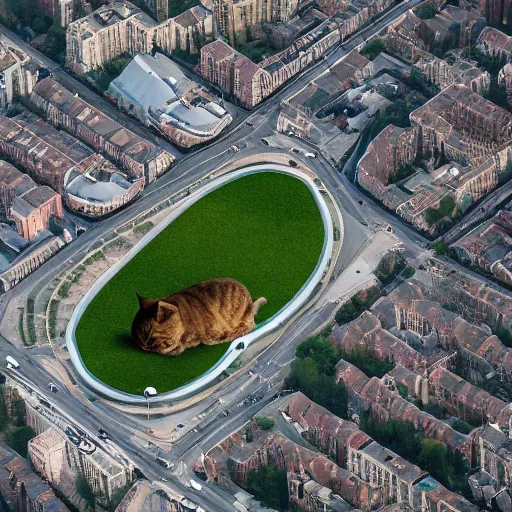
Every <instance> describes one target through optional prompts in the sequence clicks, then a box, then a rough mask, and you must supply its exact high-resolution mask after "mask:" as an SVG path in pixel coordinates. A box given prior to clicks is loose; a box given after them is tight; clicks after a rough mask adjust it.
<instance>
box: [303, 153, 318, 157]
mask: <svg viewBox="0 0 512 512" xmlns="http://www.w3.org/2000/svg"><path fill="white" fill-rule="evenodd" d="M304 156H307V157H308V158H316V155H315V153H304Z"/></svg>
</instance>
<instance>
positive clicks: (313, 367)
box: [285, 357, 348, 418]
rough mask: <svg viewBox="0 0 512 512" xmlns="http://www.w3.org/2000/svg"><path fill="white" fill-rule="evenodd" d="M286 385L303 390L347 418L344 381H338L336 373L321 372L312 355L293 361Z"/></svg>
mask: <svg viewBox="0 0 512 512" xmlns="http://www.w3.org/2000/svg"><path fill="white" fill-rule="evenodd" d="M285 386H286V387H287V388H289V389H293V390H296V391H301V392H302V393H304V394H305V395H306V396H307V397H308V398H310V399H311V400H313V402H316V403H317V404H319V405H321V406H322V407H325V408H326V409H328V410H329V411H331V412H332V413H333V414H335V415H336V416H340V417H341V418H347V414H348V413H347V405H348V397H347V391H346V389H345V386H344V385H343V382H341V381H340V382H339V383H336V380H335V377H334V375H325V374H321V373H319V372H318V368H317V364H316V362H315V360H314V359H312V358H311V357H305V358H304V359H301V358H297V359H295V361H293V363H292V366H291V371H290V375H289V377H288V378H287V380H286V384H285Z"/></svg>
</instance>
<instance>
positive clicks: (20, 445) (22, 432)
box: [5, 425, 36, 457]
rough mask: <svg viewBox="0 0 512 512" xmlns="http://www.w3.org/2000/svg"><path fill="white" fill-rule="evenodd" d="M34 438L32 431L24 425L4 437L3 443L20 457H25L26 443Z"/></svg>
mask: <svg viewBox="0 0 512 512" xmlns="http://www.w3.org/2000/svg"><path fill="white" fill-rule="evenodd" d="M34 437H36V433H35V431H34V429H33V428H32V427H29V426H28V425H25V426H23V427H19V428H17V429H15V430H12V431H11V432H9V433H8V434H7V435H6V436H5V442H6V443H7V444H8V446H10V447H11V448H12V449H13V450H14V451H15V452H17V453H19V454H20V455H21V456H22V457H26V456H27V448H28V446H27V445H28V442H29V441H30V440H31V439H33V438H34Z"/></svg>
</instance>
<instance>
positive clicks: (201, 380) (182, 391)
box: [66, 164, 333, 404]
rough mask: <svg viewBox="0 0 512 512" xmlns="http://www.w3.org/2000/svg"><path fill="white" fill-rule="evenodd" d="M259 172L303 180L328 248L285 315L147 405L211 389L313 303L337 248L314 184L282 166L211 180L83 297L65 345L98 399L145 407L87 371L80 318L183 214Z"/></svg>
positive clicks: (261, 167)
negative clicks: (264, 339) (241, 359)
mask: <svg viewBox="0 0 512 512" xmlns="http://www.w3.org/2000/svg"><path fill="white" fill-rule="evenodd" d="M260 172H278V173H283V174H290V175H292V176H294V177H295V178H298V179H300V180H301V181H302V182H303V183H305V184H306V185H307V186H308V188H309V190H310V191H311V193H312V194H313V198H314V200H315V203H316V205H317V207H318V210H319V212H320V215H321V217H322V221H323V224H324V244H323V248H322V253H321V256H320V258H319V260H318V263H317V265H316V267H315V270H314V271H313V273H312V274H311V275H310V277H309V279H308V280H307V281H306V282H305V283H304V285H303V286H302V287H301V288H300V290H299V291H298V292H297V293H296V294H295V296H294V297H293V298H292V299H291V300H290V301H289V302H288V303H287V304H286V305H285V306H284V307H283V308H282V309H281V310H279V311H278V312H277V313H276V314H275V315H274V316H273V317H271V318H270V319H269V320H267V321H266V322H264V323H263V325H262V326H261V327H259V328H258V329H256V330H255V331H252V332H250V333H249V334H246V335H245V336H242V337H240V338H237V339H236V340H234V341H233V342H232V343H231V345H230V346H229V348H228V349H227V350H226V352H225V354H224V355H223V356H222V357H221V358H220V359H219V361H217V363H216V364H215V365H213V366H212V367H211V368H210V369H209V370H208V371H206V372H205V373H203V374H202V375H200V376H199V377H197V378H196V379H194V380H193V381H191V382H189V383H188V384H184V385H183V386H180V387H178V388H176V389H174V390H172V391H167V392H165V393H162V394H160V395H157V396H155V397H152V398H151V399H150V400H149V401H150V402H151V403H163V402H171V401H176V400H182V399H184V398H187V397H189V396H191V395H193V394H195V393H197V392H199V391H201V390H203V389H204V388H205V387H207V386H208V385H209V384H211V383H212V382H213V381H214V380H215V379H216V378H217V377H218V376H219V375H220V374H221V373H222V372H223V371H224V370H225V369H226V368H228V367H229V366H230V365H231V364H232V363H233V361H235V359H237V358H238V357H239V355H240V354H241V353H242V352H243V351H244V350H245V349H246V348H247V347H248V346H249V345H250V344H251V343H253V342H254V341H256V340H257V339H259V338H262V337H264V336H266V335H267V334H269V333H270V332H272V331H274V330H276V329H277V328H278V327H280V326H281V325H282V324H283V323H284V322H286V320H288V319H289V318H290V317H291V316H292V315H293V314H295V313H296V312H297V311H298V310H299V308H300V307H301V306H302V305H303V304H304V303H305V302H306V301H307V299H308V298H309V297H310V295H311V293H312V292H313V290H314V289H315V287H316V285H317V284H318V283H319V282H320V281H321V279H322V276H323V273H324V270H325V268H326V267H327V264H328V263H329V260H330V258H331V253H332V248H333V225H332V218H331V214H330V212H329V209H328V207H327V205H326V203H325V201H324V199H323V197H322V195H321V194H320V192H319V190H318V188H317V187H316V185H315V184H314V182H313V180H312V179H311V178H310V177H309V176H308V175H306V174H305V173H304V172H301V171H300V170H299V169H294V168H292V167H287V166H285V165H278V164H259V165H254V166H250V167H247V168H244V169H240V170H238V171H233V172H231V173H229V174H226V175H223V176H219V177H218V178H215V179H213V180H211V182H210V183H208V184H207V185H206V186H204V187H202V188H201V190H197V191H195V192H193V193H192V194H191V195H190V196H189V197H188V198H187V199H186V200H185V202H184V203H183V204H181V205H180V206H179V207H178V208H176V209H175V210H174V211H172V212H171V213H170V214H169V215H168V216H167V217H166V218H165V219H164V220H162V221H161V222H160V223H159V224H157V225H156V226H155V227H154V228H153V229H152V230H151V231H149V233H147V234H146V235H145V236H144V237H143V238H142V239H141V240H140V241H139V242H138V243H137V244H136V245H135V246H134V247H133V248H132V249H130V251H128V253H126V254H125V255H124V256H123V257H122V258H121V259H120V260H119V261H117V262H116V263H115V264H114V265H112V267H110V268H109V269H108V270H107V271H106V272H105V273H104V274H102V275H101V276H100V277H99V278H98V279H97V280H96V282H95V283H94V284H93V285H92V287H91V288H90V289H89V290H88V291H87V292H86V293H85V295H84V296H83V297H82V299H81V301H80V302H79V303H78V305H77V307H76V308H75V310H74V311H73V314H72V315H71V319H70V321H69V323H68V326H67V328H66V345H67V348H68V350H69V354H70V356H71V361H72V363H73V365H74V367H75V369H76V371H77V372H78V374H79V376H80V378H81V379H82V380H83V381H84V382H85V383H86V384H87V385H88V386H89V387H90V388H92V389H93V390H94V391H96V392H97V393H99V394H101V395H103V396H106V397H108V398H110V399H112V400H115V401H118V402H123V403H128V404H146V403H147V401H146V399H145V398H144V397H143V396H140V395H132V394H131V393H126V392H124V391H120V390H118V389H115V388H113V387H111V386H109V385H107V384H105V383H104V382H102V381H101V380H99V379H98V378H97V377H95V376H94V375H93V374H92V373H91V372H90V371H89V370H88V369H87V368H86V366H85V364H84V362H83V360H82V357H81V355H80V351H79V350H78V346H77V342H76V338H75V332H76V327H77V325H78V322H79V321H80V318H81V317H82V315H83V313H84V312H85V310H86V309H87V306H88V305H89V304H90V302H91V301H92V299H93V298H94V297H95V296H96V294H97V293H98V292H99V291H100V290H101V289H102V288H103V286H105V284H106V283H107V282H108V281H109V280H110V279H111V278H112V277H113V276H114V275H115V274H116V273H117V272H118V271H119V270H120V269H121V268H122V267H124V266H125V265H126V264H127V263H128V262H129V261H130V260H131V259H132V258H133V257H134V256H135V255H136V254H137V253H138V252H139V251H141V250H142V249H143V248H144V247H146V245H147V244H148V243H149V242H151V241H152V240H153V239H154V238H155V237H156V236H158V235H159V234H160V233H161V232H162V231H163V230H164V229H165V228H166V227H167V226H169V224H171V222H173V221H174V220H175V219H176V218H177V217H179V216H180V215H181V214H182V213H183V212H184V211H186V210H187V209H188V208H190V206H192V205H193V204H194V203H196V202H197V201H199V200H200V199H201V198H203V197H204V196H205V195H207V194H209V193H210V192H212V191H213V190H216V189H217V188H220V187H221V186H223V185H225V184H226V183H228V182H230V181H233V180H235V179H238V178H241V177H243V176H248V175H250V174H255V173H260ZM241 342H243V345H244V348H243V349H241V350H237V349H236V347H237V346H238V345H239V344H240V343H241Z"/></svg>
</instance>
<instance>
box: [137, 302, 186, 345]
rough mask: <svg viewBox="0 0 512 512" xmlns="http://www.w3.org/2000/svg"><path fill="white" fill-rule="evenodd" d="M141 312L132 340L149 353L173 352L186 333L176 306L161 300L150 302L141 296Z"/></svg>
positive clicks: (139, 312)
mask: <svg viewBox="0 0 512 512" xmlns="http://www.w3.org/2000/svg"><path fill="white" fill-rule="evenodd" d="M137 298H138V299H139V311H138V312H137V314H136V315H135V318H134V319H133V323H132V338H133V339H134V341H135V342H136V343H137V344H138V345H139V346H140V347H141V348H142V349H143V350H147V351H149V352H159V353H161V354H164V353H166V352H171V351H172V350H174V349H175V348H176V347H177V346H178V345H179V343H180V341H181V337H182V335H183V333H184V332H185V328H184V326H183V322H182V320H181V315H180V312H179V310H178V308H177V307H176V306H174V305H173V304H169V303H167V302H163V301H161V300H148V299H145V298H144V297H141V296H140V295H137Z"/></svg>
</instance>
